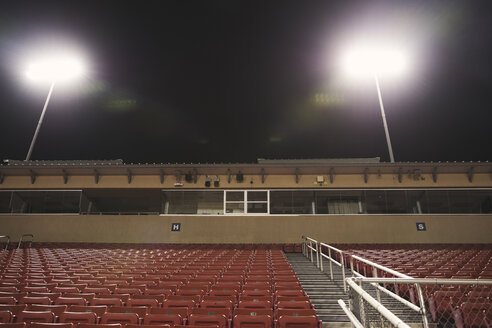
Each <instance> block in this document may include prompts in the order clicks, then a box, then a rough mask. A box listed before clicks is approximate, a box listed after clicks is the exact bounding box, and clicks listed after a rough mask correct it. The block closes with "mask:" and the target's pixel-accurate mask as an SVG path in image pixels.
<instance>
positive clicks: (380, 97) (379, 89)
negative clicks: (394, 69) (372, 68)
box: [374, 74, 395, 163]
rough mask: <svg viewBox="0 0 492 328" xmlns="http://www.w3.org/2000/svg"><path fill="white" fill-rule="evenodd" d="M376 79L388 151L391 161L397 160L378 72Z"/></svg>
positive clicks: (375, 75)
mask: <svg viewBox="0 0 492 328" xmlns="http://www.w3.org/2000/svg"><path fill="white" fill-rule="evenodd" d="M374 80H375V81H376V89H377V90H378V98H379V107H380V108H381V116H382V117H383V125H384V133H385V134H386V143H387V144H388V152H389V156H390V162H391V163H394V162H395V157H394V156H393V147H391V139H390V135H389V130H388V123H387V122H386V114H385V113H384V105H383V97H382V96H381V87H380V86H379V78H378V75H377V74H374Z"/></svg>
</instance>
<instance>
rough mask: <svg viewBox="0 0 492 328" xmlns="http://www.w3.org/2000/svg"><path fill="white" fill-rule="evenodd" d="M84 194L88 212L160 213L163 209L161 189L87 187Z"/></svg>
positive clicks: (83, 203)
mask: <svg viewBox="0 0 492 328" xmlns="http://www.w3.org/2000/svg"><path fill="white" fill-rule="evenodd" d="M84 194H85V197H87V202H88V205H87V212H88V213H97V214H159V213H160V212H161V210H162V193H161V190H159V189H86V190H84ZM82 205H83V206H85V201H83V202H82Z"/></svg>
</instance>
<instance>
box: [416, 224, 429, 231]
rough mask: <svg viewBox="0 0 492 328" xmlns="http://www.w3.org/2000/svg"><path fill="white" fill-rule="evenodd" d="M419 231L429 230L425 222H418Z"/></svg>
mask: <svg viewBox="0 0 492 328" xmlns="http://www.w3.org/2000/svg"><path fill="white" fill-rule="evenodd" d="M417 231H427V227H426V226H425V222H417Z"/></svg>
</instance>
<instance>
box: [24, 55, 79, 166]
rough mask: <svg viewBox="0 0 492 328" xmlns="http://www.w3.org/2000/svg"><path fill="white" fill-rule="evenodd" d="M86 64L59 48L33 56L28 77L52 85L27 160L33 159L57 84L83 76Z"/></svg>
mask: <svg viewBox="0 0 492 328" xmlns="http://www.w3.org/2000/svg"><path fill="white" fill-rule="evenodd" d="M84 66H85V65H84V63H83V61H82V60H81V59H80V58H79V56H77V55H76V54H71V53H68V52H65V51H62V50H60V49H57V50H53V51H51V54H44V56H43V57H40V58H37V59H35V58H33V59H32V61H31V63H30V65H29V66H28V67H27V70H26V77H27V78H28V79H29V80H31V82H42V83H50V84H51V86H50V89H49V91H48V96H47V97H46V101H45V102H44V107H43V111H42V112H41V117H40V118H39V121H38V125H37V127H36V131H35V132H34V136H33V137H32V141H31V146H30V147H29V151H28V152H27V156H26V159H25V161H29V160H30V159H31V155H32V151H33V149H34V145H35V144H36V140H37V138H38V134H39V130H40V129H41V124H43V119H44V115H45V114H46V109H47V108H48V104H49V102H50V99H51V95H52V94H53V89H54V88H55V84H58V83H65V82H68V81H69V80H72V79H74V78H76V77H81V76H82V75H84V73H85V67H84Z"/></svg>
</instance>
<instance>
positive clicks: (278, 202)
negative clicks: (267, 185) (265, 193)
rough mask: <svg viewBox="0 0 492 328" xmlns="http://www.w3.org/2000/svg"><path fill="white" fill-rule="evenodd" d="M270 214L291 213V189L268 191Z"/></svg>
mask: <svg viewBox="0 0 492 328" xmlns="http://www.w3.org/2000/svg"><path fill="white" fill-rule="evenodd" d="M270 213H271V214H293V212H292V191H275V190H272V191H270Z"/></svg>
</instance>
